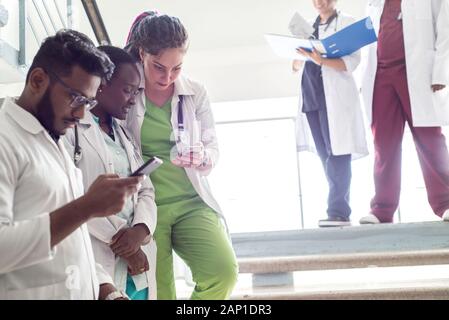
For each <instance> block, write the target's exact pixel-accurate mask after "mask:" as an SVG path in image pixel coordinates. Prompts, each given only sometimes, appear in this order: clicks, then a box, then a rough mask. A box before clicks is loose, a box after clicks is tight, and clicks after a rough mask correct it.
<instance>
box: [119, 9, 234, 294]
mask: <svg viewBox="0 0 449 320" xmlns="http://www.w3.org/2000/svg"><path fill="white" fill-rule="evenodd" d="M187 46H188V36H187V32H186V29H185V28H184V26H183V25H182V23H181V22H180V21H179V19H178V18H176V17H171V16H168V15H160V14H158V13H155V12H144V13H142V14H141V15H140V16H139V17H137V18H136V20H135V21H134V23H133V25H132V27H131V31H130V34H129V37H128V45H127V49H128V50H129V52H130V53H132V54H133V55H134V56H135V57H136V58H138V59H139V61H140V63H139V68H140V70H141V72H142V75H143V76H142V83H141V87H143V88H144V90H143V92H142V95H141V97H140V99H137V101H136V107H135V108H134V109H133V110H132V111H131V112H130V114H129V116H128V118H127V123H126V126H127V128H128V129H129V130H130V131H131V132H132V134H133V135H134V137H135V139H136V140H137V141H138V142H140V146H141V148H142V154H143V156H144V158H146V159H148V158H149V157H152V156H157V157H159V158H161V159H162V160H164V164H163V165H162V166H161V167H160V168H159V169H158V170H156V171H155V172H153V173H152V174H151V180H152V182H153V184H154V187H155V190H156V204H157V207H158V222H157V226H156V231H155V234H154V238H155V240H156V244H157V269H156V278H157V291H158V292H157V295H158V299H176V289H175V281H174V273H173V255H172V252H173V250H174V251H175V252H176V253H177V254H178V256H179V257H181V258H182V259H183V260H184V261H185V262H186V264H187V265H188V266H189V267H190V269H191V271H192V276H193V280H194V281H195V283H196V285H195V289H194V291H193V293H192V296H191V298H192V299H227V298H229V296H230V294H231V292H232V289H233V288H234V285H235V283H236V281H237V275H238V266H237V262H236V258H235V254H234V251H233V249H232V245H231V242H230V239H229V236H228V233H227V230H226V227H225V223H224V219H223V216H222V213H221V209H220V207H219V205H218V203H217V202H216V200H215V199H214V197H213V196H212V193H211V190H210V188H209V184H208V182H207V178H206V177H207V175H208V174H209V173H210V172H211V170H212V169H213V168H214V166H215V164H216V162H217V160H218V145H217V140H216V135H215V127H214V120H213V116H212V111H211V107H210V103H209V99H208V96H207V93H206V90H205V89H204V87H203V86H202V85H201V84H199V83H197V82H195V81H193V80H191V79H189V78H187V77H185V76H184V75H182V74H181V69H182V63H183V58H184V55H185V53H186V51H187Z"/></svg>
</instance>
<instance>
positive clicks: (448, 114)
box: [362, 0, 449, 127]
mask: <svg viewBox="0 0 449 320" xmlns="http://www.w3.org/2000/svg"><path fill="white" fill-rule="evenodd" d="M384 4H385V0H370V1H369V4H368V14H369V15H370V17H371V19H372V20H373V24H374V28H375V30H376V32H377V33H378V32H379V27H380V18H381V15H382V12H383V8H384ZM401 6H402V21H403V28H404V46H405V56H406V64H407V79H408V87H409V94H410V103H411V109H412V118H413V125H414V126H415V127H439V126H444V125H449V88H446V89H444V90H440V91H437V92H432V89H431V86H432V85H434V84H441V85H446V87H448V86H449V0H402V5H401ZM367 51H368V52H367V54H368V58H367V61H366V68H364V69H365V72H364V79H363V84H362V94H363V99H364V103H365V107H366V112H367V118H368V121H369V123H371V121H372V103H373V92H374V80H375V77H376V70H377V43H374V44H372V45H371V46H370V47H369V48H368V50H367Z"/></svg>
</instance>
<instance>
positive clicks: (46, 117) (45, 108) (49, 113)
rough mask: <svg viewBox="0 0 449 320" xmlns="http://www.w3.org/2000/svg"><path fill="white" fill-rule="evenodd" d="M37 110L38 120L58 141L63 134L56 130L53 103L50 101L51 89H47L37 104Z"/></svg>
mask: <svg viewBox="0 0 449 320" xmlns="http://www.w3.org/2000/svg"><path fill="white" fill-rule="evenodd" d="M36 109H37V114H36V118H37V119H38V120H39V122H40V123H41V125H42V126H43V127H44V128H45V129H46V130H47V132H48V133H49V134H50V136H51V137H52V138H53V139H54V140H55V141H58V140H59V137H60V135H61V134H60V133H59V132H57V131H56V129H55V113H54V111H53V110H54V109H53V103H52V102H51V99H50V88H48V89H47V91H46V92H45V94H44V96H43V97H42V99H41V101H39V103H38V104H37V106H36Z"/></svg>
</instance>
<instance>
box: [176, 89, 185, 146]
mask: <svg viewBox="0 0 449 320" xmlns="http://www.w3.org/2000/svg"><path fill="white" fill-rule="evenodd" d="M183 98H184V96H179V102H178V139H177V140H178V141H177V142H181V133H183V132H184V114H183V110H182V102H183Z"/></svg>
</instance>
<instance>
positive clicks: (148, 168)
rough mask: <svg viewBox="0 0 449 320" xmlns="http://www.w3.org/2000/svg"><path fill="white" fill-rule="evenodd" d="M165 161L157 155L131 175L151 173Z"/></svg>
mask: <svg viewBox="0 0 449 320" xmlns="http://www.w3.org/2000/svg"><path fill="white" fill-rule="evenodd" d="M162 163H163V161H162V160H161V159H159V158H157V157H151V158H150V159H148V161H147V162H145V163H144V164H143V165H142V166H141V167H140V168H139V169H137V170H136V171H134V172H133V173H131V174H130V175H129V176H130V177H136V176H143V175H149V174H150V173H151V172H153V171H154V170H156V169H157V168H159V166H160V165H161V164H162Z"/></svg>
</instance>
